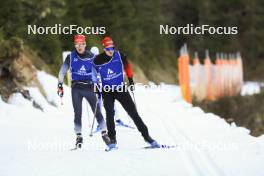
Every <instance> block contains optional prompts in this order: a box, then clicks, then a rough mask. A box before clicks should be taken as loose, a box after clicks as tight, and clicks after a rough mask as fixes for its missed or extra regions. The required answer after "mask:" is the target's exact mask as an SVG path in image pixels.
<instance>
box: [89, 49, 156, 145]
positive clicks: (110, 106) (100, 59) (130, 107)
mask: <svg viewBox="0 0 264 176" xmlns="http://www.w3.org/2000/svg"><path fill="white" fill-rule="evenodd" d="M120 56H121V60H122V63H123V68H124V69H125V72H126V75H127V76H128V78H129V79H132V75H133V74H132V69H131V66H130V64H129V62H128V60H127V57H126V55H124V54H123V53H120ZM111 58H112V57H110V56H108V55H106V54H105V53H101V54H99V55H98V56H97V57H96V58H95V59H94V64H95V66H96V67H100V65H102V64H104V63H107V62H109V61H110V59H111ZM124 90H126V89H124ZM102 96H103V100H104V108H105V110H106V125H107V130H108V136H109V138H110V139H111V141H112V143H116V131H115V122H114V114H115V110H114V102H115V100H117V101H119V102H120V104H121V105H122V106H123V108H124V109H125V110H126V112H127V113H128V115H129V116H130V117H131V118H132V120H133V121H134V123H135V125H136V127H137V129H138V130H139V131H140V133H141V134H142V136H143V138H144V139H145V141H146V142H149V143H152V142H153V141H154V140H153V139H152V138H151V137H150V136H149V132H148V128H147V126H146V125H145V123H144V122H143V120H142V118H141V117H140V116H139V114H138V112H137V109H136V106H135V104H134V102H133V100H132V98H131V96H130V94H129V92H128V91H122V92H120V91H107V92H104V91H103V92H102Z"/></svg>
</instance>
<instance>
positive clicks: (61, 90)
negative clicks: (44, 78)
mask: <svg viewBox="0 0 264 176" xmlns="http://www.w3.org/2000/svg"><path fill="white" fill-rule="evenodd" d="M57 94H58V95H59V96H60V97H63V94H64V91H63V86H62V83H59V84H58V91H57Z"/></svg>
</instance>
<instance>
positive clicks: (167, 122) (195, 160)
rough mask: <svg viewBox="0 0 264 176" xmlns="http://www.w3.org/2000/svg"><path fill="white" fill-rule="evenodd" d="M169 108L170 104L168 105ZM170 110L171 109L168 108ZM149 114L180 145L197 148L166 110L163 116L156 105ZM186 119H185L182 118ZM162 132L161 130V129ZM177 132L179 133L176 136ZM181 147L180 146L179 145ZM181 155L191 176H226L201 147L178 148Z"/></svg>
mask: <svg viewBox="0 0 264 176" xmlns="http://www.w3.org/2000/svg"><path fill="white" fill-rule="evenodd" d="M168 106H169V104H168ZM168 108H169V107H168ZM148 109H149V110H148V112H153V117H155V118H157V119H158V120H159V121H160V124H161V125H162V128H163V130H164V129H165V131H166V133H167V134H168V135H169V136H170V138H171V139H172V140H173V141H174V142H175V143H176V144H177V145H178V144H179V143H183V144H187V143H189V144H192V146H196V145H195V142H194V141H193V140H192V138H191V137H190V136H188V135H186V133H185V132H184V130H183V129H182V128H181V127H180V125H178V124H177V123H176V122H175V121H174V120H173V118H178V117H171V115H169V114H168V113H166V111H165V110H164V111H163V113H162V114H161V113H160V112H159V111H157V109H159V107H155V105H153V104H152V105H151V106H148ZM180 118H184V117H180ZM159 130H160V131H161V129H159ZM175 132H177V133H176V134H177V135H175ZM178 146H179V145H178ZM178 150H179V154H180V157H181V159H182V160H183V162H184V163H185V166H186V169H187V170H188V172H189V175H190V176H204V175H211V176H226V173H225V172H224V171H223V170H222V169H221V168H220V167H219V166H218V165H217V163H216V162H215V161H214V159H213V158H212V157H211V156H210V154H209V153H206V151H202V149H200V148H199V147H196V148H195V149H187V150H186V149H184V148H181V146H179V147H178Z"/></svg>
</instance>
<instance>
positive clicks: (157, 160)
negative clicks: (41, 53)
mask: <svg viewBox="0 0 264 176" xmlns="http://www.w3.org/2000/svg"><path fill="white" fill-rule="evenodd" d="M38 77H39V80H40V82H41V84H42V85H43V87H44V89H45V92H46V94H47V99H48V101H50V102H53V103H55V104H57V106H58V108H55V107H54V106H51V105H50V104H49V103H48V102H47V101H46V100H45V99H44V97H42V96H41V94H40V93H39V92H38V90H36V89H35V88H30V89H29V90H30V93H31V95H32V97H33V98H34V99H35V100H36V101H37V102H38V103H39V104H40V105H41V106H42V107H43V109H44V112H42V111H40V110H38V109H35V108H33V107H32V106H31V104H32V103H31V102H29V101H28V100H26V99H24V98H23V97H22V96H21V95H20V94H14V95H13V96H12V97H11V98H10V100H9V104H7V103H4V102H3V101H0V130H1V131H0V137H1V139H2V143H1V145H0V154H1V159H0V175H1V176H14V175H27V176H28V175H32V176H35V175H40V176H42V175H43V176H47V175H48V176H55V175H56V176H57V175H65V176H67V175H69V176H70V175H93V176H96V175H109V174H110V175H116V176H119V175H126V176H132V175H154V176H156V175H157V176H159V175H182V176H185V175H187V176H207V175H210V176H211V175H212V176H232V175H234V176H238V175H239V176H252V175H254V176H263V175H264V171H263V168H262V166H263V162H264V137H263V136H261V137H258V138H256V137H252V136H250V135H249V131H248V130H247V129H245V128H242V127H236V126H235V124H232V125H229V124H227V123H226V122H225V121H224V120H223V119H221V118H220V117H218V116H216V115H214V114H210V113H209V114H207V113H204V112H203V111H202V110H201V109H200V108H197V107H192V106H191V105H190V104H187V103H185V102H184V101H183V100H182V98H181V96H180V90H179V87H177V86H173V85H162V89H149V88H143V87H142V86H138V87H136V91H135V98H136V102H137V107H138V110H139V114H140V115H141V116H142V118H143V120H144V122H145V123H146V124H147V126H148V128H149V131H150V134H151V136H152V137H153V138H154V139H156V140H157V141H159V142H160V143H161V144H168V145H174V144H175V145H177V147H176V148H171V149H154V150H144V149H143V147H144V146H147V144H146V143H145V142H144V140H143V138H142V137H141V135H140V133H139V132H137V130H133V129H129V128H124V127H121V126H117V127H116V129H117V142H118V149H117V150H114V151H111V152H105V151H104V149H105V144H104V143H103V141H102V139H101V136H100V133H95V134H94V136H93V137H92V138H91V137H89V133H90V128H89V125H90V123H89V120H90V122H91V119H92V113H91V112H89V118H88V117H87V110H86V106H87V105H86V103H85V101H84V102H83V106H84V108H83V111H84V112H83V136H84V145H83V148H82V149H81V150H76V151H70V149H71V148H72V147H73V146H74V142H75V134H74V132H73V110H72V107H71V97H70V89H69V88H67V87H65V96H64V98H63V103H64V104H63V106H61V105H60V99H59V97H57V95H56V86H57V79H56V78H55V77H53V76H50V75H48V74H46V73H44V72H39V73H38ZM150 85H152V84H150ZM89 111H91V110H89ZM117 112H118V116H119V117H121V119H122V120H123V121H124V122H126V123H128V124H130V125H133V123H129V122H131V120H129V118H128V116H127V114H126V112H125V111H124V110H123V109H122V108H121V106H120V104H117ZM103 113H105V112H104V111H103Z"/></svg>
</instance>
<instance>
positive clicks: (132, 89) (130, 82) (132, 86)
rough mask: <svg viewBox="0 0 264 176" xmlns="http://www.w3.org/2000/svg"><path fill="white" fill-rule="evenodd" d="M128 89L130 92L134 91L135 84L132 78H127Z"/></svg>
mask: <svg viewBox="0 0 264 176" xmlns="http://www.w3.org/2000/svg"><path fill="white" fill-rule="evenodd" d="M128 87H129V88H130V90H131V91H134V90H135V83H134V80H133V78H132V77H131V78H128Z"/></svg>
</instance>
